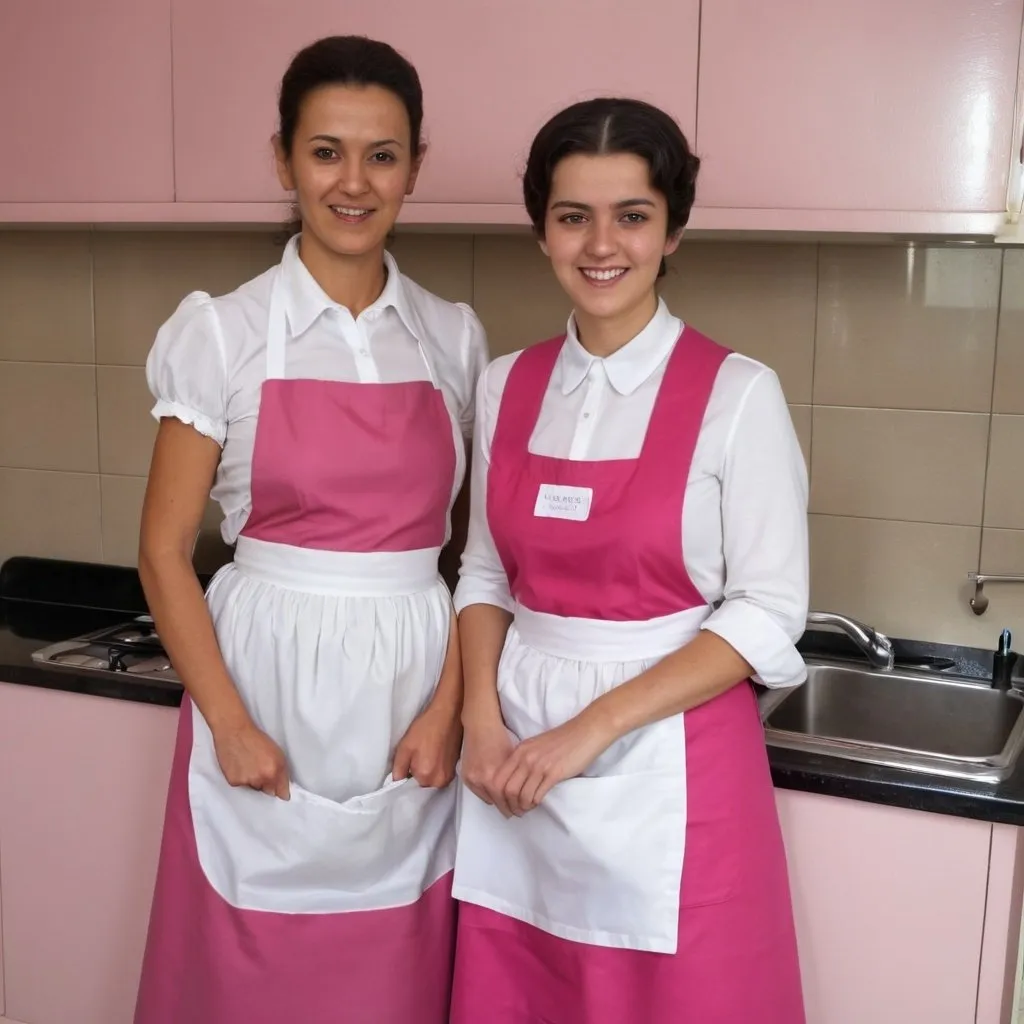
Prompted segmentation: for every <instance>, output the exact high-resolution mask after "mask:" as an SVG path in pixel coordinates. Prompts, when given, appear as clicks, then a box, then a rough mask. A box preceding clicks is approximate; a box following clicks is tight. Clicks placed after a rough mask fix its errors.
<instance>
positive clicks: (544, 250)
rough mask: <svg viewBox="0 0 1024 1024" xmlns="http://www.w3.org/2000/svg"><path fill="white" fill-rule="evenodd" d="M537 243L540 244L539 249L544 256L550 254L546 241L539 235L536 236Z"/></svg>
mask: <svg viewBox="0 0 1024 1024" xmlns="http://www.w3.org/2000/svg"><path fill="white" fill-rule="evenodd" d="M537 244H538V245H539V246H540V251H541V252H542V253H544V255H545V256H548V257H550V256H551V253H549V252H548V243H547V242H545V241H544V239H543V238H541V237H540V236H538V237H537Z"/></svg>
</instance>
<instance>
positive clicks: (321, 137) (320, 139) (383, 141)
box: [309, 135, 402, 149]
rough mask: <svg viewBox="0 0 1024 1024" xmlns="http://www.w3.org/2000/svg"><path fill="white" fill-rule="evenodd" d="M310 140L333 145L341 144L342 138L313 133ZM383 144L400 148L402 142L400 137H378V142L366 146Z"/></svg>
mask: <svg viewBox="0 0 1024 1024" xmlns="http://www.w3.org/2000/svg"><path fill="white" fill-rule="evenodd" d="M309 141H310V142H329V143H330V144H331V145H332V146H340V145H341V139H339V138H338V137H337V136H336V135H311V136H310V137H309ZM381 146H398V147H399V148H400V149H401V147H402V144H401V143H400V142H399V141H398V139H377V141H376V142H371V143H370V144H369V145H368V146H367V147H366V148H367V149H380V147H381Z"/></svg>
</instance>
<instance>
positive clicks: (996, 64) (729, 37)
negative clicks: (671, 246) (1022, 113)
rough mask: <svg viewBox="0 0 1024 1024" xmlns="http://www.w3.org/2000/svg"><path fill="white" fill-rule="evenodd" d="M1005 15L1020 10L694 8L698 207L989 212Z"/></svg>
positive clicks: (1014, 46) (1013, 75)
mask: <svg viewBox="0 0 1024 1024" xmlns="http://www.w3.org/2000/svg"><path fill="white" fill-rule="evenodd" d="M1021 14H1022V0H899V2H897V3H893V2H892V0H829V2H828V3H808V2H807V0H773V2H771V3H765V2H764V0H706V2H705V3H704V6H703V12H702V15H701V44H700V89H699V105H698V126H699V127H698V134H697V144H698V151H699V152H700V155H701V156H702V157H703V158H704V165H703V168H702V171H701V175H702V180H701V182H700V185H699V191H698V203H699V204H700V206H702V207H711V208H731V209H747V210H807V211H812V210H831V211H907V212H922V213H931V212H943V213H975V212H993V213H1001V212H1002V211H1003V210H1004V209H1005V204H1006V190H1007V180H1008V173H1009V168H1010V150H1011V144H1012V137H1013V125H1014V92H1015V87H1016V83H1017V66H1018V51H1019V49H1020V44H1021ZM1016 144H1017V145H1018V146H1019V145H1020V140H1019V139H1018V140H1017V142H1016Z"/></svg>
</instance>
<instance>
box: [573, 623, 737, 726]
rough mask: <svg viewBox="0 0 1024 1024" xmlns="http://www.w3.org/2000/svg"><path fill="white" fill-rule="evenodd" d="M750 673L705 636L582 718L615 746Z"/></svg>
mask: <svg viewBox="0 0 1024 1024" xmlns="http://www.w3.org/2000/svg"><path fill="white" fill-rule="evenodd" d="M750 673H751V668H750V665H748V664H747V662H746V661H744V660H743V658H742V657H741V656H740V655H739V654H738V653H737V652H736V650H735V649H734V648H733V647H731V646H730V645H729V644H728V643H726V641H725V640H723V639H722V638H721V637H720V636H717V635H716V634H715V633H712V632H710V631H707V630H703V631H701V632H700V633H699V634H698V635H697V636H696V637H695V638H694V639H693V640H691V641H690V642H689V643H688V644H687V645H686V646H685V647H682V648H680V649H679V650H678V651H676V652H675V653H674V654H670V655H668V657H666V658H663V659H662V660H661V661H659V662H658V663H657V664H656V665H653V666H652V667H651V668H649V669H648V670H647V671H646V672H643V673H641V674H640V675H638V676H637V677H636V678H635V679H631V680H630V681H629V682H628V683H623V684H622V685H621V686H617V687H616V688H615V689H614V690H610V691H609V692H608V693H606V694H604V695H603V696H601V697H599V698H598V699H597V700H595V701H594V702H593V704H591V705H590V706H589V707H588V708H587V709H586V711H584V712H583V715H584V716H586V717H589V718H591V719H593V721H594V722H595V723H596V724H598V725H599V727H600V728H601V729H602V731H603V732H604V733H605V734H606V735H607V736H608V737H610V739H609V743H611V742H614V740H616V739H618V738H619V737H621V736H625V735H626V734H627V733H630V732H632V731H633V730H634V729H639V728H641V727H642V726H645V725H650V724H651V723H652V722H658V721H660V720H661V719H663V718H669V717H671V716H672V715H678V714H680V713H682V712H684V711H689V710H690V709H691V708H695V707H698V706H699V705H701V704H704V703H706V702H707V701H709V700H711V699H713V698H714V697H717V696H718V695H719V694H721V693H725V691H726V690H729V689H731V688H732V687H733V686H735V685H736V684H737V683H739V682H741V681H742V680H744V679H747V678H748V677H749V676H750Z"/></svg>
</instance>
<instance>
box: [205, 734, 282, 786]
mask: <svg viewBox="0 0 1024 1024" xmlns="http://www.w3.org/2000/svg"><path fill="white" fill-rule="evenodd" d="M213 745H214V748H215V749H216V751H217V761H218V762H219V763H220V770H221V771H222V772H223V773H224V778H225V779H227V780H228V783H229V784H230V785H232V786H249V787H250V788H251V789H258V790H260V791H261V792H263V793H266V794H267V796H276V797H280V798H281V799H282V800H287V799H289V789H288V763H287V762H286V761H285V757H284V752H283V751H282V750H281V748H280V747H279V746H278V745H277V744H276V743H275V742H274V741H273V740H272V739H271V738H270V737H269V736H268V735H267V734H266V733H265V732H262V731H261V730H259V729H257V728H256V725H255V724H254V723H253V722H251V721H249V722H246V723H245V724H243V725H236V726H232V727H231V728H228V729H221V730H220V731H219V732H215V733H214V734H213Z"/></svg>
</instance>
